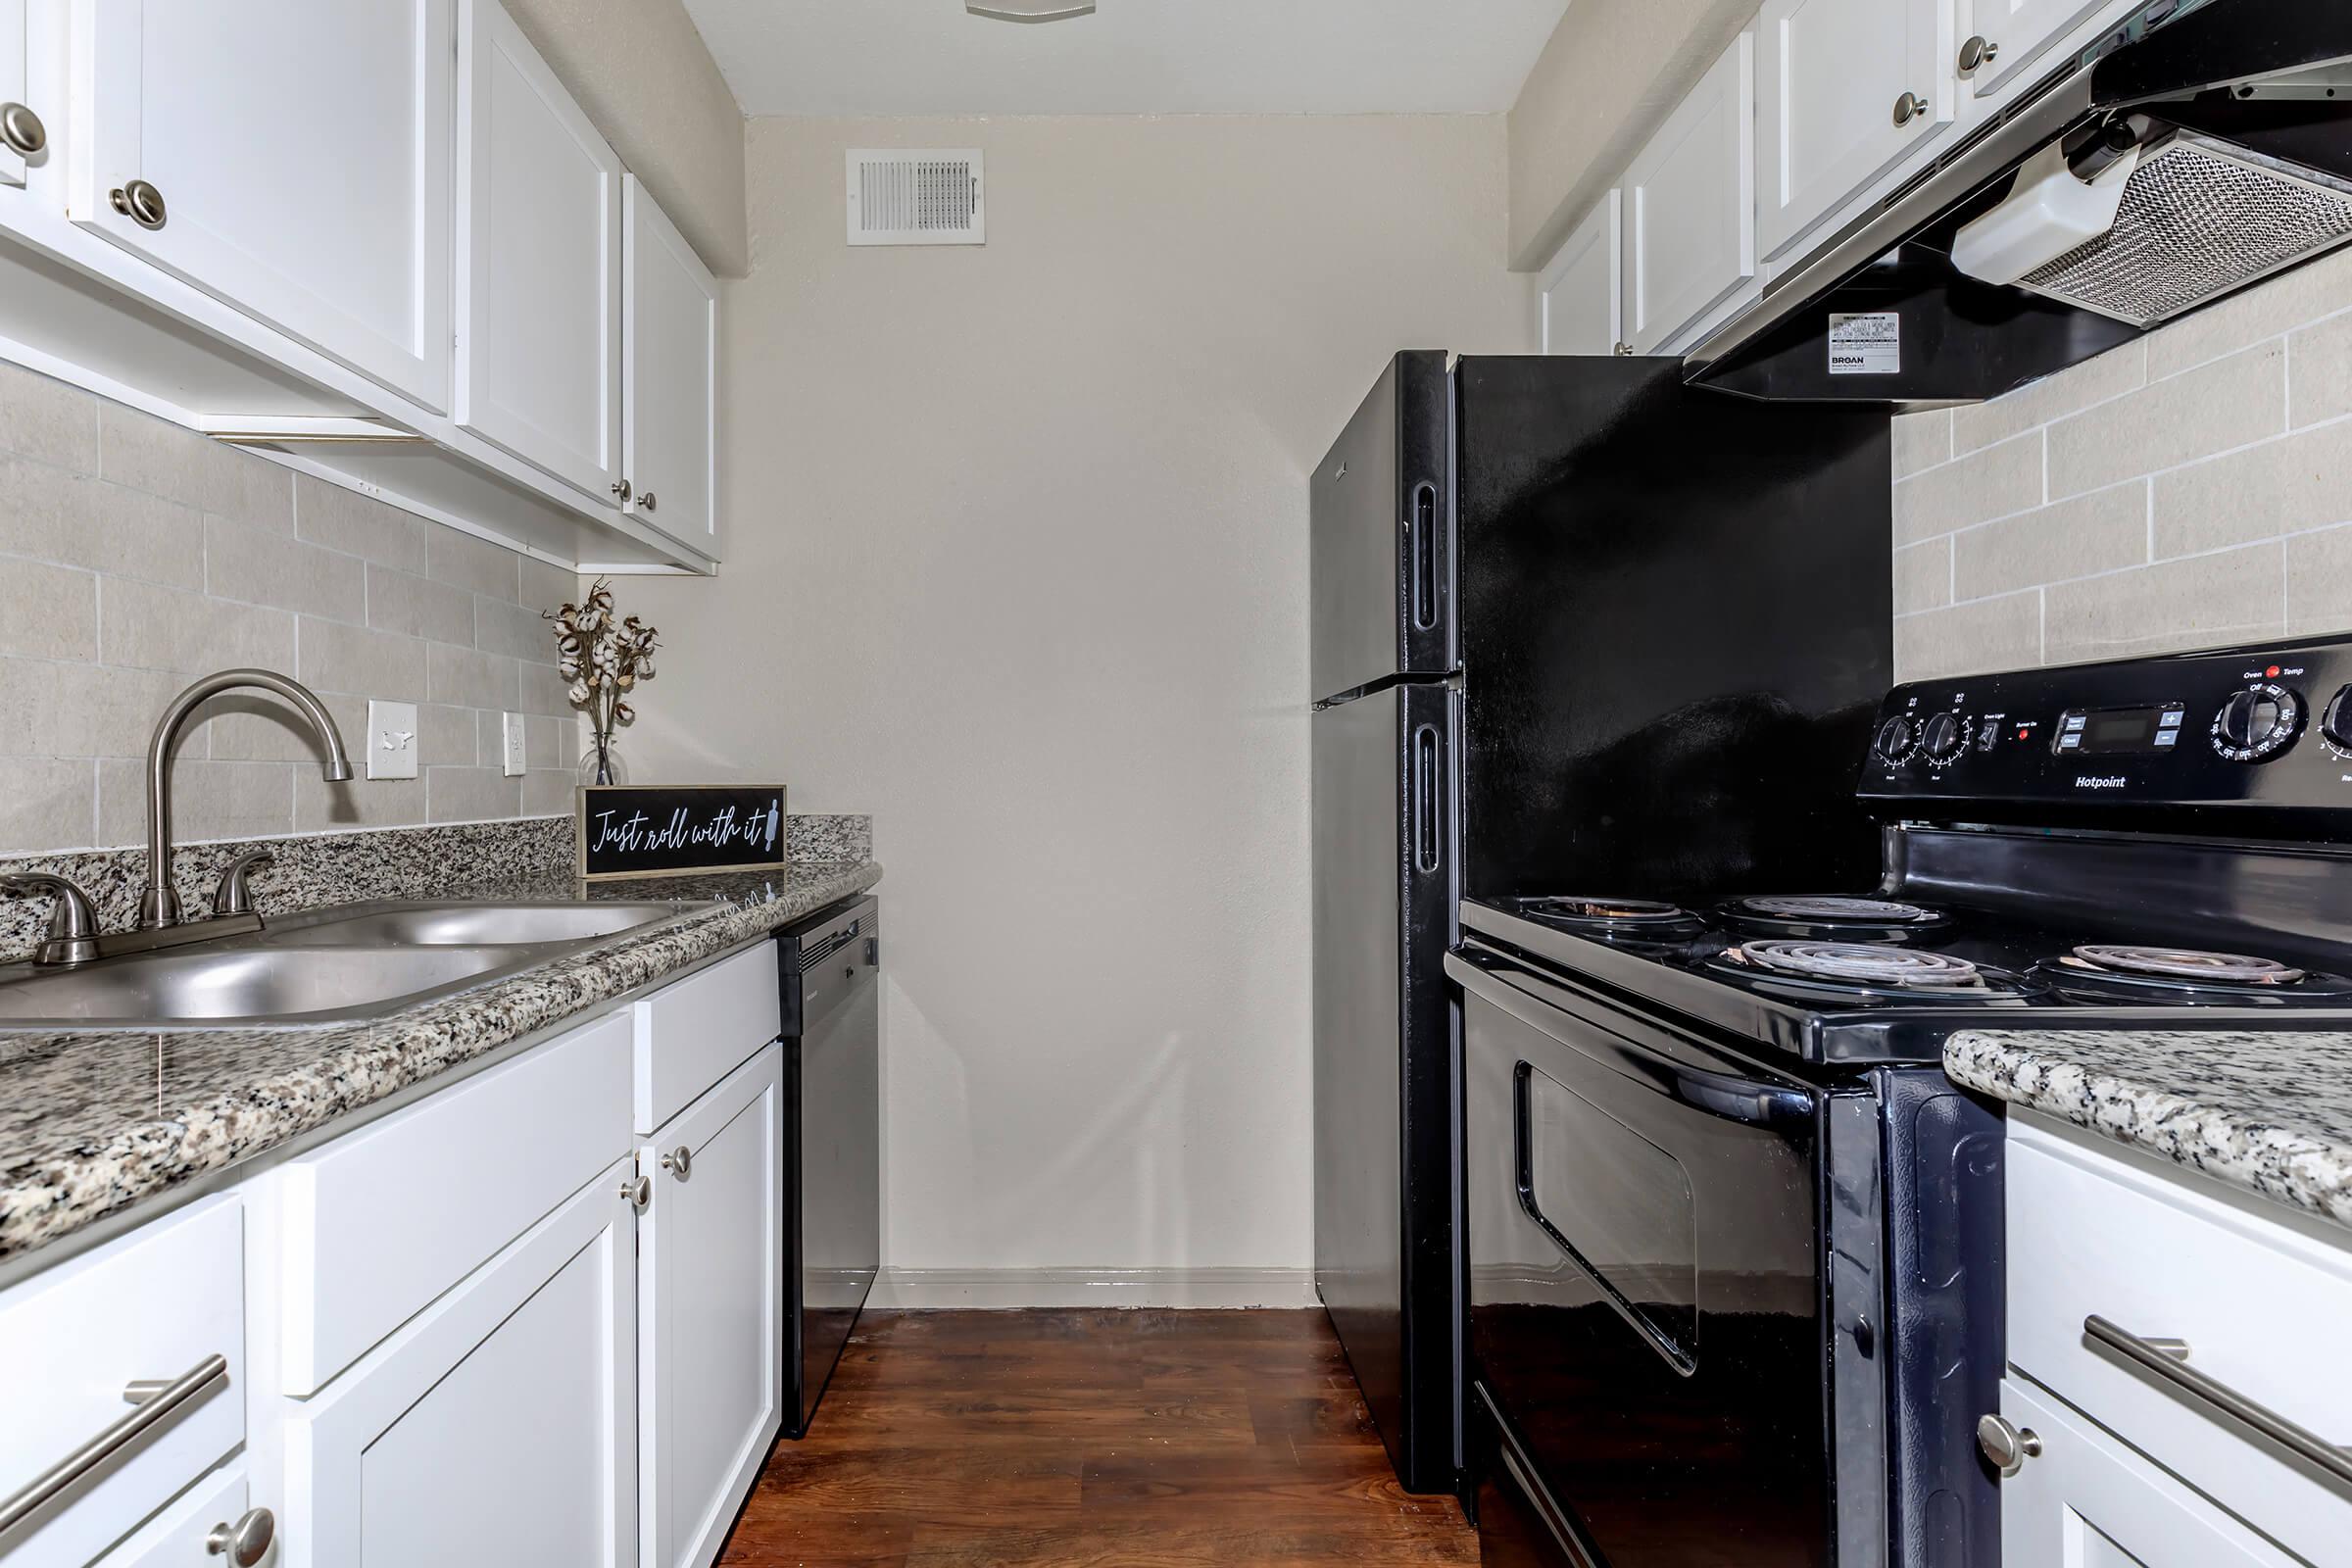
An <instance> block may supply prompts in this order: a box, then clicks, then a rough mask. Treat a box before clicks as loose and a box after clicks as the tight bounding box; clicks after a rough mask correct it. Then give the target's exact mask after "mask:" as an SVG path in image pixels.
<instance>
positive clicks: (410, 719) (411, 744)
mask: <svg viewBox="0 0 2352 1568" xmlns="http://www.w3.org/2000/svg"><path fill="white" fill-rule="evenodd" d="M416 776H417V705H416V704H415V703H385V702H378V701H376V700H375V699H374V698H369V699H368V777H369V778H415V777H416Z"/></svg>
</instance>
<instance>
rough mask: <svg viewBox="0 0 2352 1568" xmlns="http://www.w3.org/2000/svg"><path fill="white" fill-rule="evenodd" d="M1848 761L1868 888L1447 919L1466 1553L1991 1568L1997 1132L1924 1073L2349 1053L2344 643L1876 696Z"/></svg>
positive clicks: (1649, 896) (1667, 894) (1995, 1529)
mask: <svg viewBox="0 0 2352 1568" xmlns="http://www.w3.org/2000/svg"><path fill="white" fill-rule="evenodd" d="M1857 761H1858V763H1859V779H1858V787H1857V789H1856V792H1855V800H1856V803H1857V806H1858V808H1859V809H1861V810H1862V811H1864V812H1866V813H1867V814H1868V815H1869V816H1871V817H1872V818H1875V819H1876V820H1877V822H1878V823H1879V826H1880V833H1881V845H1882V850H1881V857H1880V859H1881V865H1880V870H1879V874H1878V876H1877V877H1876V878H1875V879H1866V880H1869V882H1870V885H1867V886H1860V887H1857V886H1854V885H1852V878H1851V876H1850V871H1845V872H1844V874H1840V873H1841V871H1843V869H1844V868H1843V866H1842V865H1841V864H1840V862H1838V859H1837V858H1836V857H1834V856H1832V855H1830V854H1828V853H1826V852H1825V855H1824V857H1823V859H1822V863H1821V866H1820V870H1821V873H1822V874H1821V876H1820V878H1819V880H1818V881H1817V882H1814V883H1813V884H1812V885H1805V884H1804V883H1803V882H1801V881H1800V882H1795V883H1794V884H1793V885H1789V884H1784V885H1781V886H1776V887H1770V888H1754V887H1738V886H1716V887H1710V886H1705V885H1700V886H1696V887H1656V886H1652V887H1616V888H1599V889H1593V888H1582V889H1580V888H1563V889H1559V890H1556V891H1553V892H1549V893H1546V894H1544V895H1541V896H1539V895H1535V894H1530V893H1525V892H1520V891H1514V892H1513V893H1512V895H1511V896H1507V897H1499V896H1498V897H1480V896H1478V895H1477V893H1476V892H1475V890H1473V893H1472V895H1471V896H1470V897H1467V898H1465V899H1464V900H1463V902H1462V905H1461V910H1460V914H1461V928H1462V939H1461V943H1460V945H1459V946H1458V947H1457V948H1456V949H1455V951H1454V952H1453V953H1452V954H1451V955H1449V956H1448V958H1447V962H1446V969H1447V973H1448V974H1449V975H1451V976H1452V977H1453V978H1454V980H1455V981H1456V982H1457V983H1458V984H1459V985H1460V987H1461V988H1462V1004H1461V1005H1462V1038H1463V1057H1462V1106H1463V1122H1462V1132H1463V1171H1464V1190H1465V1194H1466V1207H1467V1210H1468V1214H1469V1243H1468V1252H1469V1264H1468V1271H1469V1279H1470V1286H1469V1297H1470V1303H1471V1304H1470V1310H1469V1336H1468V1337H1469V1344H1470V1359H1471V1363H1472V1390H1473V1396H1474V1397H1473V1426H1474V1433H1473V1451H1474V1456H1475V1458H1476V1469H1477V1472H1478V1473H1477V1476H1476V1478H1475V1482H1474V1485H1475V1488H1476V1490H1475V1493H1474V1496H1475V1499H1476V1502H1477V1506H1478V1510H1479V1513H1480V1526H1481V1530H1482V1532H1483V1533H1484V1534H1485V1535H1486V1536H1487V1538H1488V1540H1489V1542H1490V1545H1491V1547H1492V1551H1491V1555H1494V1556H1495V1557H1498V1558H1504V1559H1509V1558H1512V1557H1513V1556H1514V1554H1515V1553H1516V1554H1517V1555H1518V1556H1520V1557H1522V1558H1525V1559H1526V1560H1538V1561H1552V1562H1565V1563H1571V1564H1578V1565H1580V1568H1582V1565H1589V1564H1593V1563H1606V1564H1608V1565H1609V1568H1668V1565H1677V1564H1681V1563H1684V1562H1687V1561H1695V1560H1739V1561H1741V1562H1743V1563H1756V1564H1784V1563H1785V1564H1789V1565H1792V1568H1793V1565H1798V1564H1803V1565H1808V1568H1847V1565H1849V1564H1851V1565H1859V1564H1872V1565H1892V1568H1993V1565H1995V1564H1997V1563H1998V1561H1999V1492H1998V1487H1997V1484H1996V1482H1995V1480H1994V1477H1993V1474H1992V1472H1991V1471H1990V1470H1989V1469H1987V1468H1986V1467H1985V1465H1984V1464H1983V1462H1982V1461H1981V1460H1980V1458H1979V1457H1978V1455H1977V1454H1976V1452H1975V1445H1974V1429H1975V1424H1976V1420H1977V1417H1978V1416H1979V1415H1981V1414H1983V1413H1985V1412H1986V1411H1990V1410H1992V1409H1994V1408H1996V1396H1997V1383H1998V1378H1999V1375H2000V1368H2001V1364H2002V1360H2003V1347H2002V1344H2001V1338H2000V1323H2001V1317H2002V1279H2001V1253H2002V1241H2001V1233H2002V1221H2001V1204H2002V1196H2001V1159H2002V1137H2001V1120H2000V1115H1999V1112H1998V1110H1997V1108H1996V1107H1994V1106H1992V1105H1990V1104H1988V1103H1985V1102H1983V1101H1980V1100H1978V1099H1977V1098H1976V1097H1974V1096H1971V1095H1969V1094H1967V1093H1966V1092H1964V1091H1962V1090H1960V1089H1958V1088H1957V1087H1956V1086H1954V1085H1953V1084H1952V1083H1951V1082H1950V1081H1949V1080H1948V1079H1946V1078H1945V1077H1944V1076H1943V1074H1942V1073H1941V1071H1940V1070H1939V1067H1938V1065H1937V1064H1938V1063H1939V1061H1940V1058H1941V1054H1942V1050H1943V1046H1944V1043H1945V1041H1946V1040H1948V1039H1949V1038H1950V1036H1951V1035H1952V1034H1954V1033H1955V1032H1957V1031H1960V1030H1964V1029H1987V1028H1990V1029H1999V1028H2053V1027H2062V1028H2082V1029H2138V1028H2163V1029H2190V1030H2194V1029H2202V1028H2215V1029H2230V1030H2244V1029H2249V1028H2254V1029H2273V1028H2277V1029H2305V1028H2309V1029H2341V1028H2344V1027H2347V1026H2352V642H2346V641H2335V640H2328V641H2312V642H2303V643H2293V644H2282V645H2277V646H2270V647H2261V648H2242V649H2233V650H2226V651H2222V652H2217V653H2202V654H2193V655H2179V656H2170V657H2166V658H2159V659H2149V660H2135V661H2124V662H2114V663H2106V664H2092V665H2080V666H2074V667H2071V668H2061V669H2040V670H2028V671H2019V672H2016V673H2013V674H2003V675H1991V676H1977V677H1970V678H1966V679H1951V680H1940V681H1932V682H1923V683H1919V684H1915V685H1910V686H1904V687H1898V688H1896V689H1895V690H1894V691H1893V692H1892V693H1891V694H1889V695H1888V697H1887V699H1886V701H1885V703H1884V704H1883V705H1882V708H1881V711H1880V713H1879V717H1878V723H1877V726H1876V731H1875V739H1874V741H1873V743H1872V745H1871V749H1870V752H1869V754H1868V756H1867V757H1866V758H1864V759H1858V760H1857ZM1774 861H1775V864H1776V865H1777V866H1779V867H1780V868H1781V869H1782V870H1783V872H1784V873H1785V872H1786V869H1787V867H1788V865H1789V854H1788V846H1787V845H1782V846H1779V847H1777V849H1776V853H1775V856H1774ZM1727 1552H1728V1553H1730V1556H1729V1557H1723V1556H1722V1555H1721V1554H1723V1553H1727ZM1710 1553H1714V1554H1717V1555H1714V1556H1710V1555H1709V1554H1710ZM1694 1554H1695V1555H1694Z"/></svg>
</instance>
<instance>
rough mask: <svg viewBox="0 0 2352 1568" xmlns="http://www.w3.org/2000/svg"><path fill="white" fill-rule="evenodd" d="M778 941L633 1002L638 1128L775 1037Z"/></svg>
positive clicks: (652, 1125) (676, 1107)
mask: <svg viewBox="0 0 2352 1568" xmlns="http://www.w3.org/2000/svg"><path fill="white" fill-rule="evenodd" d="M779 1001H780V983H779V981H778V979H777V973H776V945H775V944H774V943H772V942H762V943H760V945H759V946H758V947H755V948H748V949H746V950H745V951H743V952H742V953H739V954H737V955H735V956H733V957H732V958H724V959H721V960H720V961H719V962H717V963H714V964H712V965H711V967H710V968H708V969H705V970H703V971H701V972H700V973H698V974H693V975H689V976H688V977H687V978H685V979H683V980H681V981H679V982H678V983H677V984H676V985H673V986H668V987H666V988H664V989H662V990H661V991H657V992H655V993H654V994H653V995H652V996H650V997H648V998H646V999H645V1000H644V1001H643V1002H639V1003H637V1004H635V1005H633V1007H632V1011H633V1012H634V1014H635V1016H636V1020H637V1094H636V1102H637V1104H636V1110H637V1125H636V1128H635V1131H637V1132H638V1133H641V1134H643V1133H651V1132H653V1131H654V1129H656V1128H658V1127H660V1126H661V1125H662V1123H663V1122H665V1121H667V1120H669V1118H670V1117H672V1116H674V1115H676V1114H677V1113H678V1112H679V1111H681V1110H683V1109H685V1108H686V1106H687V1105H688V1104H689V1103H692V1102H693V1101H694V1100H696V1099H698V1098H700V1096H701V1095H702V1093H703V1091H705V1090H706V1089H709V1088H710V1087H711V1085H712V1084H715V1083H717V1082H718V1081H719V1080H720V1079H721V1078H724V1077H725V1076H726V1075H727V1074H728V1073H730V1072H733V1071H734V1070H735V1069H736V1068H737V1067H739V1066H741V1065H742V1064H743V1063H744V1062H746V1061H749V1060H750V1059H751V1058H752V1055H753V1054H754V1053H756V1052H757V1051H759V1049H760V1047H761V1046H764V1045H766V1044H767V1043H768V1042H769V1041H771V1040H773V1039H775V1038H776V1035H777V1032H778V1030H779V1028H780V1027H781V1025H780V1022H779V1015H778V1005H779Z"/></svg>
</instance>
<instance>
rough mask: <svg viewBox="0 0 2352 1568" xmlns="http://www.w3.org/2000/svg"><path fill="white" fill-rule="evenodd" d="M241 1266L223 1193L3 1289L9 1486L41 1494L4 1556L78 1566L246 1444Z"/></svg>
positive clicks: (0, 1490)
mask: <svg viewBox="0 0 2352 1568" xmlns="http://www.w3.org/2000/svg"><path fill="white" fill-rule="evenodd" d="M243 1278H244V1214H243V1209H242V1207H241V1206H240V1204H239V1203H238V1201H237V1200H236V1198H235V1197H234V1196H229V1195H224V1196H221V1197H219V1198H213V1199H207V1200H204V1201H201V1202H199V1203H196V1204H194V1205H191V1206H190V1207H189V1208H186V1209H183V1210H182V1211H180V1212H179V1213H176V1214H172V1215H168V1216H166V1217H165V1218H162V1219H159V1220H157V1221H155V1222H154V1223H153V1224H152V1225H148V1226H146V1227H144V1228H142V1229H140V1230H136V1231H133V1232H131V1233H130V1234H129V1235H127V1236H123V1237H119V1238H117V1239H116V1240H114V1241H112V1242H109V1243H107V1244H106V1245H104V1246H102V1247H100V1248H97V1249H95V1250H92V1251H90V1252H87V1253H84V1254H83V1255H82V1256H80V1257H77V1258H73V1259H71V1260H69V1261H68V1262H65V1263H62V1264H60V1265H59V1266H58V1267H57V1268H56V1269H55V1270H54V1271H52V1272H50V1273H47V1274H42V1275H39V1276H36V1277H35V1278H33V1279H31V1280H28V1281H26V1282H25V1283H24V1284H23V1285H20V1286H17V1287H16V1288H15V1289H13V1290H10V1291H8V1292H6V1293H0V1497H10V1498H14V1497H17V1496H20V1495H27V1494H30V1493H32V1492H33V1489H36V1488H37V1489H38V1491H39V1493H40V1494H44V1495H46V1500H45V1501H42V1502H40V1503H39V1505H38V1506H35V1507H33V1508H32V1509H31V1511H30V1512H29V1513H28V1514H26V1515H25V1517H23V1518H20V1519H18V1520H17V1521H16V1522H15V1523H14V1524H13V1525H10V1526H8V1527H7V1528H6V1529H0V1563H6V1564H7V1565H8V1568H36V1565H37V1568H50V1565H52V1564H56V1565H63V1568H81V1565H82V1564H84V1563H87V1562H90V1561H91V1560H92V1559H94V1558H96V1557H97V1556H99V1555H100V1554H101V1553H102V1552H104V1551H106V1550H108V1549H109V1548H110V1547H112V1546H113V1545H114V1544H116V1543H117V1542H119V1541H121V1540H123V1537H124V1536H126V1535H128V1534H129V1533H130V1531H131V1530H132V1529H134V1528H135V1527H136V1526H137V1525H138V1524H139V1523H140V1522H141V1521H142V1520H144V1519H146V1518H147V1517H148V1516H149V1515H151V1514H153V1513H154V1512H155V1511H156V1510H157V1509H158V1508H159V1507H161V1506H163V1505H164V1504H165V1503H167V1502H169V1501H170V1500H171V1499H172V1497H174V1496H177V1495H179V1494H180V1493H181V1492H182V1491H184V1490H185V1489H186V1487H187V1485H188V1483H189V1482H190V1481H192V1480H194V1479H195V1478H197V1477H198V1476H201V1475H203V1474H204V1473H205V1472H206V1471H208V1470H211V1469H212V1468H214V1467H215V1466H216V1465H218V1464H220V1463H221V1461H222V1460H224V1459H226V1458H228V1457H229V1456H230V1455H231V1454H233V1453H234V1452H235V1451H236V1449H237V1446H238V1445H239V1444H241V1443H243V1442H244V1441H245V1438H246V1422H245V1396H244V1384H245V1371H246V1361H245V1321H244V1291H243ZM134 1386H140V1387H139V1388H138V1391H137V1392H139V1395H140V1397H139V1398H138V1399H136V1400H134V1399H133V1398H132V1397H131V1395H132V1393H133V1392H134ZM157 1390H162V1391H163V1392H162V1393H160V1394H159V1393H156V1392H155V1391H157ZM110 1437H111V1440H112V1441H113V1442H115V1443H116V1444H118V1445H119V1446H117V1447H116V1449H115V1451H114V1452H113V1453H112V1454H111V1455H105V1454H101V1455H100V1456H98V1457H92V1458H87V1459H86V1462H84V1463H82V1464H80V1465H79V1466H78V1467H76V1468H71V1469H67V1468H61V1467H62V1466H65V1465H67V1464H68V1462H69V1461H70V1460H71V1459H72V1458H73V1456H74V1455H75V1454H77V1453H78V1454H83V1455H85V1456H86V1455H88V1454H89V1453H90V1446H91V1445H93V1444H94V1443H97V1442H98V1441H100V1440H101V1439H102V1438H110Z"/></svg>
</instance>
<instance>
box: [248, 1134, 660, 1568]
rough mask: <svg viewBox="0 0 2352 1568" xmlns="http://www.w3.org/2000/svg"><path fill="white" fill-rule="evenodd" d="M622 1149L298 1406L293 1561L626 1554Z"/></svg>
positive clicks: (621, 1565) (631, 1509) (632, 1447)
mask: <svg viewBox="0 0 2352 1568" xmlns="http://www.w3.org/2000/svg"><path fill="white" fill-rule="evenodd" d="M632 1180H633V1171H632V1163H631V1162H630V1161H627V1160H622V1161H620V1162H617V1163H615V1164H614V1165H613V1166H612V1167H611V1168H610V1169H609V1170H608V1171H606V1172H605V1173H604V1175H602V1176H600V1177H599V1178H598V1179H597V1180H596V1181H594V1182H592V1183H591V1184H590V1185H589V1186H588V1187H587V1188H585V1189H583V1190H582V1191H581V1192H580V1193H579V1194H577V1195H576V1196H575V1197H573V1198H572V1199H571V1200H570V1201H567V1202H565V1203H564V1205H563V1206H562V1207H561V1208H559V1209H557V1210H556V1212H555V1213H553V1214H551V1215H549V1216H548V1217H547V1218H546V1219H545V1220H542V1221H541V1222H540V1223H539V1224H538V1225H536V1226H534V1227H533V1228H532V1229H531V1230H530V1231H529V1232H528V1233H527V1234H525V1235H524V1236H523V1237H522V1239H521V1240H519V1241H517V1242H515V1244H514V1245H513V1246H512V1247H510V1248H509V1249H508V1250H506V1251H504V1252H502V1253H501V1254H500V1255H499V1256H498V1257H497V1258H495V1259H493V1260H492V1261H491V1262H489V1263H488V1264H486V1265H484V1266H483V1267H482V1268H481V1269H480V1270H479V1271H477V1272H476V1273H475V1274H474V1275H473V1276H471V1277H470V1278H468V1279H467V1280H466V1281H465V1282H464V1283H463V1284H461V1285H460V1286H458V1287H457V1288H456V1289H455V1290H453V1291H452V1292H451V1293H450V1294H449V1295H448V1296H446V1297H445V1298H443V1299H441V1300H439V1301H436V1302H435V1303H434V1304H433V1305H432V1306H431V1307H430V1308H429V1309H427V1310H426V1311H425V1312H424V1313H423V1314H421V1315H420V1316H419V1317H417V1319H416V1321H414V1322H412V1323H410V1324H409V1325H408V1326H407V1327H405V1328H403V1329H402V1330H401V1331H400V1332H399V1333H398V1334H396V1335H394V1336H393V1337H392V1338H391V1340H390V1341H388V1342H387V1343H386V1344H384V1345H383V1346H380V1347H378V1348H377V1349H376V1350H375V1352H374V1353H373V1354H371V1355H370V1356H369V1357H368V1359H367V1360H365V1361H363V1362H362V1363H361V1364H360V1365H359V1366H357V1367H355V1368H353V1369H352V1370H351V1371H350V1372H348V1373H346V1374H344V1376H342V1377H341V1378H338V1379H337V1380H336V1381H335V1382H334V1383H332V1384H330V1385H328V1387H327V1388H326V1390H325V1391H324V1392H322V1393H320V1394H319V1395H318V1396H316V1397H313V1398H311V1399H308V1400H304V1401H301V1402H300V1403H298V1404H289V1406H288V1413H287V1416H286V1419H287V1422H288V1432H287V1437H286V1444H285V1452H286V1470H287V1483H288V1487H287V1499H286V1520H285V1523H286V1531H287V1538H288V1548H289V1555H288V1563H289V1565H290V1568H302V1565H308V1568H415V1565H417V1564H419V1563H433V1564H438V1565H442V1568H512V1565H515V1564H524V1563H531V1564H541V1563H543V1564H548V1565H550V1568H554V1565H558V1564H562V1565H564V1568H625V1565H629V1564H633V1563H634V1561H635V1559H636V1542H637V1451H636V1450H637V1442H636V1438H637V1419H636V1416H637V1378H636V1357H637V1335H636V1307H637V1302H636V1258H635V1247H634V1245H633V1243H634V1231H635V1211H634V1208H633V1206H632V1204H631V1201H630V1199H629V1197H628V1194H627V1190H626V1189H627V1186H628V1185H629V1183H630V1182H631V1181H632Z"/></svg>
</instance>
